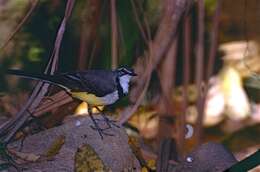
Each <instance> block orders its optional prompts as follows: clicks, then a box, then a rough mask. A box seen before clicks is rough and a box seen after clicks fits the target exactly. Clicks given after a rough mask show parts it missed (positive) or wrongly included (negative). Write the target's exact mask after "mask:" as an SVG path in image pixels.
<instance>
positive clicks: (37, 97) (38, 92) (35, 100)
mask: <svg viewBox="0 0 260 172" xmlns="http://www.w3.org/2000/svg"><path fill="white" fill-rule="evenodd" d="M73 6H74V0H68V1H67V5H66V11H65V15H64V18H63V20H62V23H61V25H60V27H59V30H58V33H57V37H56V40H55V45H54V49H53V53H52V55H51V57H50V59H49V62H48V65H47V66H46V68H45V72H44V73H48V71H50V74H53V73H54V71H55V69H56V68H57V63H58V58H59V48H60V45H61V41H62V38H63V34H64V31H65V27H66V22H67V20H68V17H69V16H70V15H71V12H72V8H73ZM48 87H49V84H47V83H44V84H43V83H42V82H39V83H38V84H37V85H36V87H35V89H34V90H33V92H32V95H31V96H30V98H29V99H28V101H27V102H26V104H25V106H24V107H23V109H22V110H21V111H20V112H18V114H17V116H16V117H15V118H14V119H13V120H11V122H10V124H11V125H10V124H9V123H8V124H7V125H6V126H3V127H1V130H0V133H1V135H4V134H6V133H7V131H6V129H9V128H10V127H12V126H13V125H15V126H14V128H13V129H12V130H11V131H10V132H9V133H8V135H7V136H6V137H5V139H4V143H9V141H10V140H11V139H12V138H13V136H14V135H15V133H16V132H17V131H18V130H19V129H20V128H21V127H22V126H23V124H24V123H25V122H26V120H27V119H28V118H29V117H30V113H28V112H27V110H28V109H29V110H30V111H31V112H34V110H35V109H36V107H37V106H38V105H39V104H40V102H41V100H42V99H43V98H44V95H45V94H46V93H47V91H48Z"/></svg>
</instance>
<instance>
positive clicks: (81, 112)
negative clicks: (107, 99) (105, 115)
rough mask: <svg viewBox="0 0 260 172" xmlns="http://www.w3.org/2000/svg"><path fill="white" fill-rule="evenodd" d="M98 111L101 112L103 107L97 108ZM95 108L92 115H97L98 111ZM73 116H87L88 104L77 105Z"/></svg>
mask: <svg viewBox="0 0 260 172" xmlns="http://www.w3.org/2000/svg"><path fill="white" fill-rule="evenodd" d="M98 109H99V110H101V111H102V110H103V109H104V106H98ZM98 109H97V108H96V107H93V108H92V112H93V113H99V112H100V111H99V110H98ZM75 115H88V104H87V103H86V102H82V103H80V104H79V105H78V107H77V108H76V110H75Z"/></svg>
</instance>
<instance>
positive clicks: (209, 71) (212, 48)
mask: <svg viewBox="0 0 260 172" xmlns="http://www.w3.org/2000/svg"><path fill="white" fill-rule="evenodd" d="M221 4H222V0H218V1H217V7H216V10H215V14H214V17H213V26H212V30H211V32H210V33H211V35H210V42H211V46H210V50H209V61H208V68H207V76H206V81H208V80H209V78H210V76H211V75H212V73H213V65H214V61H215V58H216V52H217V43H218V40H217V37H218V32H219V17H220V12H221Z"/></svg>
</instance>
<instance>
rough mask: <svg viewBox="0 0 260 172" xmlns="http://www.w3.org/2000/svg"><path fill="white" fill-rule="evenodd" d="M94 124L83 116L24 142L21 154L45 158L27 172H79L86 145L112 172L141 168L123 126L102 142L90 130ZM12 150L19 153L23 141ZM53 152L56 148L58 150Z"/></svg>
mask: <svg viewBox="0 0 260 172" xmlns="http://www.w3.org/2000/svg"><path fill="white" fill-rule="evenodd" d="M95 118H99V119H102V117H100V116H99V115H95ZM98 122H100V123H99V124H100V126H101V127H104V128H105V127H106V124H105V123H104V122H102V121H98ZM91 125H93V123H92V121H91V120H90V118H89V117H81V118H77V119H72V120H70V121H68V122H67V123H65V124H63V125H61V126H58V127H55V128H52V129H48V130H46V131H42V132H40V133H38V134H35V135H31V136H28V137H27V138H26V139H25V140H24V143H23V147H22V150H19V151H21V152H26V153H33V154H35V155H41V158H40V160H39V161H37V162H31V163H29V164H26V165H24V167H25V168H26V169H27V170H26V171H30V172H40V171H48V172H61V171H62V172H66V171H68V172H70V171H71V172H72V171H75V155H76V152H77V151H78V150H79V149H80V148H81V147H84V146H86V145H89V146H90V147H91V148H93V150H94V151H95V153H96V154H97V155H98V157H99V158H100V160H101V161H100V162H103V163H104V165H105V166H106V169H110V170H112V171H127V170H134V169H137V170H138V169H140V165H139V162H138V160H137V159H136V157H135V156H134V154H133V153H132V151H131V149H130V147H129V145H128V137H127V135H126V133H125V131H124V128H123V127H120V128H117V127H112V128H111V129H108V130H106V132H108V133H110V134H113V136H107V135H105V136H104V139H103V140H102V139H101V137H100V135H99V134H98V132H97V131H95V130H93V129H92V128H91V127H90V126H91ZM59 138H63V139H64V141H63V142H61V144H62V145H57V147H59V150H58V151H56V150H55V144H57V143H59V140H58V139H59ZM56 142H57V143H56ZM9 147H10V148H14V147H15V149H14V150H15V151H18V149H19V147H20V142H19V141H18V142H15V143H13V144H11V145H9ZM50 149H54V151H52V150H50ZM55 151H56V153H55ZM50 152H54V154H53V155H52V157H50V155H51V154H50V155H48V154H49V153H50ZM92 154H93V153H92ZM47 155H48V156H47Z"/></svg>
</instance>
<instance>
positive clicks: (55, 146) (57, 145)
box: [45, 135, 65, 158]
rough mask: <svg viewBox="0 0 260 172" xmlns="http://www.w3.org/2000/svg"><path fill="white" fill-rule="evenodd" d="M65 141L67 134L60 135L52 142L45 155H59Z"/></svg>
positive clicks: (48, 156)
mask: <svg viewBox="0 0 260 172" xmlns="http://www.w3.org/2000/svg"><path fill="white" fill-rule="evenodd" d="M64 143H65V136H63V135H61V136H59V137H58V138H57V139H56V140H54V142H53V143H52V144H51V146H50V147H49V148H48V150H47V152H46V154H45V156H46V157H47V158H52V157H53V156H55V155H57V154H58V153H59V151H60V149H61V148H62V146H63V145H64Z"/></svg>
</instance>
